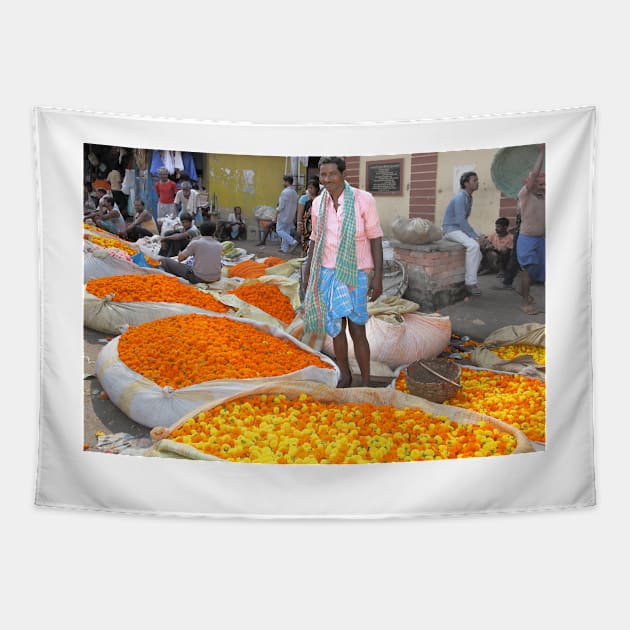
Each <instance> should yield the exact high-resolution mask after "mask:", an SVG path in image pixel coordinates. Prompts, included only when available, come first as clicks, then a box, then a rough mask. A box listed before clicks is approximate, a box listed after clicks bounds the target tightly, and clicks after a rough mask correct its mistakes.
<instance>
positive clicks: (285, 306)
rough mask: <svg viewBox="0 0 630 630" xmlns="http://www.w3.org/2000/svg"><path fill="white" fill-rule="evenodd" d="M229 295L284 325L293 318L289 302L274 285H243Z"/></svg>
mask: <svg viewBox="0 0 630 630" xmlns="http://www.w3.org/2000/svg"><path fill="white" fill-rule="evenodd" d="M229 293H232V294H234V295H236V297H238V298H240V299H241V300H243V301H245V302H247V303H248V304H252V305H253V306H256V307H258V308H259V309H261V310H262V311H265V313H269V315H271V316H272V317H275V318H276V319H279V320H280V321H281V322H282V323H284V324H290V323H291V322H292V321H293V318H294V317H295V310H294V309H293V305H292V304H291V300H290V299H289V298H288V297H287V296H286V295H285V294H284V293H282V291H280V289H279V288H278V287H277V286H276V285H274V284H265V283H262V282H256V283H252V284H243V285H241V286H240V287H237V288H236V289H233V290H232V291H229Z"/></svg>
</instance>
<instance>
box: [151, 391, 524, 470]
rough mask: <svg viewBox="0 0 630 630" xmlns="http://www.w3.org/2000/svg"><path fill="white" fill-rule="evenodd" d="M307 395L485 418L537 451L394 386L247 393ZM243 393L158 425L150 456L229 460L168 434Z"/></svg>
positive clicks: (462, 412)
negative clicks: (482, 423)
mask: <svg viewBox="0 0 630 630" xmlns="http://www.w3.org/2000/svg"><path fill="white" fill-rule="evenodd" d="M303 393H304V394H307V395H309V396H311V397H312V398H313V399H315V400H318V401H326V402H335V403H340V404H343V403H357V404H362V403H370V404H373V405H381V406H384V405H391V406H393V407H396V408H398V409H403V408H407V407H411V408H414V409H422V410H423V411H425V412H427V413H430V414H432V415H434V416H446V417H447V418H448V419H449V420H452V421H454V422H457V423H459V424H476V423H479V422H481V421H485V422H487V423H489V424H491V425H493V426H494V427H496V428H497V429H499V430H500V431H503V432H506V433H510V434H511V435H513V436H514V437H515V438H516V444H517V446H516V449H515V450H514V451H513V454H518V453H530V452H533V451H534V447H533V445H532V443H531V442H530V441H529V440H528V439H527V436H526V435H525V434H524V433H523V432H522V431H520V430H519V429H516V428H515V427H513V426H511V425H509V424H507V423H505V422H502V421H501V420H497V419H496V418H491V417H489V416H485V415H483V414H480V413H477V412H475V411H470V410H469V409H463V408H461V407H453V406H449V405H441V404H438V403H433V402H430V401H428V400H425V399H424V398H418V397H417V396H411V395H409V394H405V393H403V392H401V391H398V390H396V389H391V388H377V387H355V388H343V389H337V388H335V387H330V386H328V385H325V384H320V383H313V382H305V381H285V382H283V383H282V384H281V385H279V384H278V383H265V384H262V385H260V386H258V387H255V388H252V389H250V390H249V391H248V392H247V395H257V394H284V395H285V396H286V397H287V398H289V399H291V400H292V399H294V398H297V397H299V396H300V394H303ZM242 395H243V394H242V393H240V394H230V395H228V396H226V397H224V398H218V399H215V400H213V401H211V402H207V403H203V404H201V405H199V406H198V407H197V408H196V409H193V410H191V411H190V412H188V413H186V414H184V415H182V417H181V418H179V419H178V420H177V421H175V422H173V423H172V424H165V425H162V426H156V427H154V428H153V430H152V431H151V437H152V438H153V439H154V440H156V444H155V445H154V446H153V447H152V448H150V449H149V451H148V452H147V453H146V455H148V456H154V457H181V458H188V459H204V460H213V461H220V462H226V463H229V462H227V461H226V460H222V459H219V458H217V457H214V456H212V455H207V454H206V453H203V452H202V451H199V450H197V449H196V448H194V447H193V446H190V445H187V444H181V443H179V442H175V441H173V440H169V439H168V437H169V435H170V434H171V432H172V431H174V430H175V429H176V428H178V427H180V426H181V425H182V424H184V423H185V422H187V421H188V420H189V419H190V418H192V417H193V416H196V415H197V414H199V413H201V412H202V411H207V410H208V409H212V408H214V407H220V406H222V405H225V404H226V403H228V402H230V401H232V400H235V399H238V398H241V397H242Z"/></svg>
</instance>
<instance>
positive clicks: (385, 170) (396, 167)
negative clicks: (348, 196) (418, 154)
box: [365, 158, 403, 195]
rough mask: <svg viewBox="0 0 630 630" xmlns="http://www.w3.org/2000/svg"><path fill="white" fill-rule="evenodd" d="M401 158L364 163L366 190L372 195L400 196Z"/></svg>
mask: <svg viewBox="0 0 630 630" xmlns="http://www.w3.org/2000/svg"><path fill="white" fill-rule="evenodd" d="M402 165H403V160H402V158H401V159H399V160H379V161H378V162H377V161H374V162H367V163H366V178H365V179H366V182H367V190H368V192H371V193H372V194H373V195H402Z"/></svg>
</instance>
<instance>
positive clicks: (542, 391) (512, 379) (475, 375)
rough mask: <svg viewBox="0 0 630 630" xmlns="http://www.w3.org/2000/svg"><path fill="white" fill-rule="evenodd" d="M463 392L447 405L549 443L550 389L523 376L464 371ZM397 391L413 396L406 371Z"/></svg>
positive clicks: (462, 373) (399, 378)
mask: <svg viewBox="0 0 630 630" xmlns="http://www.w3.org/2000/svg"><path fill="white" fill-rule="evenodd" d="M460 383H461V385H462V387H461V389H460V390H458V392H457V394H456V395H455V396H454V397H453V398H451V399H449V400H448V401H446V404H448V405H453V406H455V407H463V408H464V409H471V410H472V411H476V412H478V413H483V414H485V415H488V416H491V417H492V418H497V419H498V420H503V422H507V423H508V424H510V425H512V426H513V427H515V428H517V429H520V430H521V431H523V433H525V435H526V436H527V437H528V438H529V439H530V440H534V441H536V442H545V423H546V411H545V402H546V395H547V390H546V385H545V383H544V381H541V380H540V379H537V378H530V377H528V376H521V375H519V374H498V373H496V372H491V371H489V370H471V369H467V368H465V367H462V372H461V377H460ZM396 389H399V390H400V391H403V392H406V393H409V389H408V388H407V382H406V377H405V371H404V370H401V372H400V375H399V376H398V378H397V379H396Z"/></svg>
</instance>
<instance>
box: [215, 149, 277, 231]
mask: <svg viewBox="0 0 630 630" xmlns="http://www.w3.org/2000/svg"><path fill="white" fill-rule="evenodd" d="M284 169H285V158H284V157H277V156H265V155H229V154H217V153H210V154H208V155H207V156H206V169H205V171H204V174H205V177H204V185H205V186H206V188H207V190H208V194H209V197H210V199H211V200H212V199H213V195H216V197H217V207H218V208H219V218H227V215H228V214H229V213H230V212H232V210H233V208H234V206H240V207H241V209H242V210H243V218H244V220H245V222H246V223H247V224H248V228H252V227H255V226H256V219H255V217H254V213H253V210H254V208H255V207H256V206H271V207H273V208H275V207H276V206H277V205H278V197H279V196H280V192H281V191H282V176H283V175H284V173H285V171H284Z"/></svg>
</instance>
